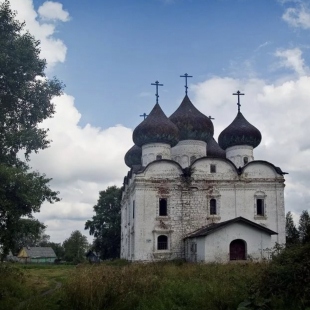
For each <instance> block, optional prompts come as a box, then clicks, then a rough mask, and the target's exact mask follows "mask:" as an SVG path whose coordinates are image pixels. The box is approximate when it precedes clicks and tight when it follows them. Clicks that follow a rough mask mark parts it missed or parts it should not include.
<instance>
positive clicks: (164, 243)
mask: <svg viewBox="0 0 310 310" xmlns="http://www.w3.org/2000/svg"><path fill="white" fill-rule="evenodd" d="M167 249H168V237H167V236H165V235H161V236H158V238H157V250H167Z"/></svg>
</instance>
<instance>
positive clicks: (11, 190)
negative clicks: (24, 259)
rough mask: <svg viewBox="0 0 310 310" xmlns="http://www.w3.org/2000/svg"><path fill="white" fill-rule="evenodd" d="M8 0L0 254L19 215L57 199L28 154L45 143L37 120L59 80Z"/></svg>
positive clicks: (1, 91) (10, 242) (0, 24)
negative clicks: (47, 70) (47, 72)
mask: <svg viewBox="0 0 310 310" xmlns="http://www.w3.org/2000/svg"><path fill="white" fill-rule="evenodd" d="M15 17H16V14H15V13H14V12H12V10H11V8H10V5H9V1H7V0H5V1H4V2H3V3H2V4H0V46H1V49H0V111H1V113H0V146H1V147H0V244H1V247H2V248H1V259H3V257H4V256H5V255H6V254H7V253H8V251H9V249H10V248H12V247H13V246H14V238H15V237H14V235H15V231H17V230H16V228H17V226H18V223H19V220H20V218H21V217H22V216H28V217H31V216H32V213H33V212H38V211H39V210H40V206H41V204H42V203H43V202H44V201H49V202H51V203H52V202H55V201H57V200H59V199H58V197H57V192H55V191H52V190H51V189H50V188H49V185H48V183H49V181H50V179H48V178H46V176H45V175H44V174H43V175H42V174H40V173H39V172H37V171H31V168H30V167H29V165H28V161H29V155H30V154H31V153H33V152H35V153H36V152H38V151H39V150H41V149H44V148H46V147H48V145H49V140H48V139H47V129H43V128H38V124H39V123H41V122H42V121H43V120H45V119H46V118H49V117H51V116H52V115H53V113H54V105H53V104H52V103H51V99H52V98H53V97H54V96H59V95H60V94H61V92H62V89H63V85H62V83H61V82H59V81H58V80H57V79H56V78H53V79H48V78H47V77H46V75H45V73H44V71H45V68H46V61H45V60H44V59H40V57H39V54H40V47H39V45H40V42H39V41H37V40H35V38H34V37H33V36H32V35H31V34H30V33H29V32H27V31H24V29H23V28H24V26H25V25H24V23H20V22H18V21H16V20H15Z"/></svg>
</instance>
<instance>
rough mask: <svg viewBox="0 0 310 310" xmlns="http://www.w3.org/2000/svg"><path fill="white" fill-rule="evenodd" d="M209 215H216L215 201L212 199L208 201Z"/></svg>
mask: <svg viewBox="0 0 310 310" xmlns="http://www.w3.org/2000/svg"><path fill="white" fill-rule="evenodd" d="M210 214H211V215H214V214H216V199H214V198H212V199H211V200H210Z"/></svg>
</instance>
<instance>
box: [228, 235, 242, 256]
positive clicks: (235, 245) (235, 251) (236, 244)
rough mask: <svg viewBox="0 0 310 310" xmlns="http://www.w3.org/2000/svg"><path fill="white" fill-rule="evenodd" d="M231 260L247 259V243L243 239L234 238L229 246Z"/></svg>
mask: <svg viewBox="0 0 310 310" xmlns="http://www.w3.org/2000/svg"><path fill="white" fill-rule="evenodd" d="M229 253H230V260H246V243H245V241H243V240H241V239H236V240H233V241H232V242H231V243H230V246H229Z"/></svg>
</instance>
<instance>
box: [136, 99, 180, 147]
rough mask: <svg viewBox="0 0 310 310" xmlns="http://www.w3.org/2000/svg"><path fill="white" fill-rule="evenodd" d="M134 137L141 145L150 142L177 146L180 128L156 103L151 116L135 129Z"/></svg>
mask: <svg viewBox="0 0 310 310" xmlns="http://www.w3.org/2000/svg"><path fill="white" fill-rule="evenodd" d="M132 139H133V142H134V143H135V144H136V145H137V146H140V147H142V145H144V144H149V143H167V144H170V145H171V146H175V145H176V144H177V143H178V142H179V130H178V128H177V126H175V125H174V124H173V123H172V122H171V121H170V120H169V118H168V117H167V116H166V115H165V113H164V112H163V110H162V109H161V107H160V105H159V104H158V103H156V105H155V106H154V108H153V110H152V111H151V113H150V114H149V116H148V117H147V118H146V119H145V120H144V121H143V122H142V123H141V124H139V125H138V126H137V127H136V129H135V130H134V131H133V134H132Z"/></svg>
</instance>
